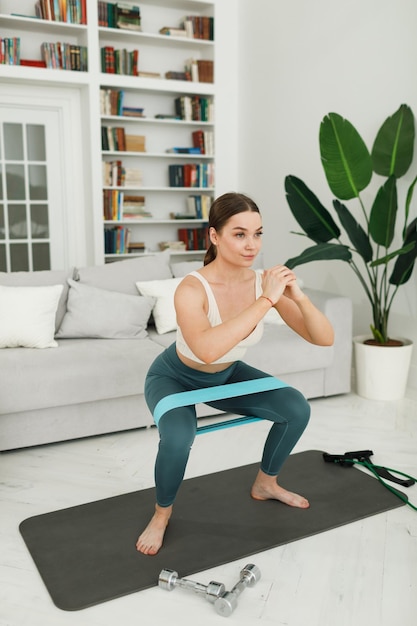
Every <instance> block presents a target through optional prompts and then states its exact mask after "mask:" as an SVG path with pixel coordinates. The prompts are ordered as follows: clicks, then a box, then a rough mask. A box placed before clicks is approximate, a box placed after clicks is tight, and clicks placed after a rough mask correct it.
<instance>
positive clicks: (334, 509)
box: [20, 450, 404, 611]
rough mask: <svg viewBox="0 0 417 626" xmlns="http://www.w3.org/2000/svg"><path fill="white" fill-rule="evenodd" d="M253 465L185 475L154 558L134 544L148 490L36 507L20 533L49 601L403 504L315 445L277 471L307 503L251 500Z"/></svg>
mask: <svg viewBox="0 0 417 626" xmlns="http://www.w3.org/2000/svg"><path fill="white" fill-rule="evenodd" d="M257 470H258V464H257V463H255V464H252V465H246V466H243V467H237V468H233V469H230V470H225V471H222V472H215V473H213V474H208V475H205V476H200V477H197V478H191V479H188V480H185V481H184V482H183V484H182V486H181V489H180V492H179V494H178V497H177V501H176V504H175V507H174V514H173V517H172V519H171V521H170V524H169V526H168V528H167V532H166V535H165V543H164V546H163V547H162V549H161V551H160V552H159V553H158V554H157V555H156V556H145V555H143V554H140V553H138V552H137V551H136V549H135V543H136V539H137V537H138V535H139V534H140V531H141V530H142V529H143V528H144V527H145V526H146V524H147V523H148V521H149V519H150V517H151V515H152V513H153V510H154V500H155V494H154V489H153V488H151V489H145V490H143V491H136V492H133V493H126V494H123V495H120V496H116V497H113V498H106V499H104V500H98V501H97V502H91V503H89V504H82V505H80V506H75V507H71V508H67V509H62V510H59V511H55V512H52V513H46V514H44V515H37V516H35V517H31V518H28V519H26V520H24V521H23V522H22V523H21V524H20V532H21V534H22V536H23V538H24V541H25V543H26V545H27V547H28V549H29V551H30V553H31V555H32V558H33V559H34V561H35V564H36V566H37V568H38V570H39V573H40V575H41V577H42V579H43V581H44V583H45V585H46V587H47V589H48V591H49V593H50V595H51V597H52V600H53V602H54V603H55V605H56V606H57V607H59V608H61V609H64V610H68V611H71V610H79V609H83V608H86V607H89V606H92V605H94V604H98V603H100V602H105V601H107V600H112V599H114V598H118V597H120V596H123V595H126V594H130V593H134V592H136V591H140V590H141V589H146V588H149V587H152V586H154V585H157V584H158V576H159V573H160V571H161V569H163V568H170V569H174V570H176V571H177V572H178V573H179V575H180V577H185V576H187V577H190V575H192V574H195V573H196V572H201V571H203V570H206V569H209V568H212V567H216V566H219V565H223V564H224V563H229V562H231V561H234V560H237V559H243V558H246V557H249V556H251V555H253V554H256V553H259V552H261V551H263V550H268V549H270V548H273V547H276V546H279V545H282V544H285V543H289V542H291V541H295V540H297V539H302V538H304V537H308V536H310V535H314V534H316V533H319V532H323V531H326V530H330V529H332V528H336V527H338V526H341V525H343V524H348V523H349V522H354V521H356V520H359V519H361V518H364V517H368V516H370V515H375V514H377V513H382V512H384V511H387V510H390V509H394V508H396V507H399V506H402V505H403V504H404V503H403V502H402V501H401V500H400V499H399V498H397V497H396V496H395V495H394V494H392V493H390V492H389V491H388V489H386V488H385V487H384V486H383V485H381V484H380V483H379V482H378V480H376V479H375V478H374V477H372V476H370V475H368V474H365V473H364V472H362V471H360V470H358V469H356V468H355V467H348V468H345V467H340V466H339V465H334V464H330V463H325V462H324V461H323V457H322V452H320V451H316V450H310V451H307V452H300V453H298V454H293V455H291V456H290V457H289V458H288V460H287V462H286V463H285V466H284V468H283V470H282V472H281V473H280V484H282V485H283V486H284V487H285V488H286V489H289V490H291V491H295V492H298V493H301V494H303V495H304V496H306V497H307V498H308V499H309V500H310V508H309V509H303V510H302V509H295V508H292V507H289V506H286V505H285V504H282V503H280V502H276V501H266V502H257V501H255V500H253V499H252V498H251V497H250V496H249V491H250V487H251V485H252V483H253V480H254V477H255V475H256V473H257ZM197 580H198V578H197Z"/></svg>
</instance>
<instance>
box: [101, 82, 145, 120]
mask: <svg viewBox="0 0 417 626" xmlns="http://www.w3.org/2000/svg"><path fill="white" fill-rule="evenodd" d="M124 95H125V92H124V91H123V89H104V88H101V89H100V113H101V115H120V116H125V117H145V114H144V108H143V107H131V106H125V105H124Z"/></svg>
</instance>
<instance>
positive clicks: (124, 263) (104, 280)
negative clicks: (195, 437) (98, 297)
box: [74, 250, 172, 296]
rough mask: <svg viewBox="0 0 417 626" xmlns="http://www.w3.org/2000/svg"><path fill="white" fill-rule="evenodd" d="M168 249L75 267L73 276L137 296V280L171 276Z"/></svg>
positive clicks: (85, 283) (159, 278)
mask: <svg viewBox="0 0 417 626" xmlns="http://www.w3.org/2000/svg"><path fill="white" fill-rule="evenodd" d="M169 260H170V255H169V250H168V251H167V252H160V253H157V254H153V255H151V256H145V257H143V258H134V259H124V260H121V261H115V262H114V263H106V264H105V265H98V266H94V267H81V268H77V274H76V276H74V278H76V280H79V281H80V282H81V283H83V284H84V285H92V286H93V287H99V288H100V289H109V290H110V291H119V292H121V293H128V294H131V295H132V296H134V295H136V296H137V293H138V292H137V289H136V282H137V281H138V280H161V279H163V278H172V274H171V269H170V267H169Z"/></svg>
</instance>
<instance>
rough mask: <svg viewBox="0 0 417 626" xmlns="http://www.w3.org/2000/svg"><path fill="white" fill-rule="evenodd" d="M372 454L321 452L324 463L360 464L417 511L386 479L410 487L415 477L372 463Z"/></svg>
mask: <svg viewBox="0 0 417 626" xmlns="http://www.w3.org/2000/svg"><path fill="white" fill-rule="evenodd" d="M372 455H373V452H372V450H358V451H356V452H345V454H328V453H327V452H323V459H324V461H325V462H326V463H335V464H336V465H340V466H341V467H353V466H354V465H360V466H362V467H365V468H366V469H368V470H369V471H370V472H371V473H372V474H373V475H374V476H375V477H376V478H377V479H378V480H379V482H380V483H381V484H382V485H384V487H385V488H386V489H388V491H391V493H393V494H394V495H395V496H397V498H399V499H400V500H402V501H403V502H404V503H405V504H408V506H409V507H411V508H412V509H414V511H417V506H414V504H411V502H409V500H408V497H407V496H406V495H405V494H404V493H402V492H401V491H398V490H397V489H394V487H391V485H388V484H387V483H386V482H385V480H384V478H385V479H386V480H389V481H390V482H393V483H396V484H398V485H401V486H402V487H411V486H412V485H414V484H415V483H416V482H417V478H414V477H413V476H410V475H409V474H405V473H404V472H400V471H399V470H395V469H391V468H390V467H385V466H383V465H374V463H372V461H371V456H372ZM399 476H403V477H404V478H399Z"/></svg>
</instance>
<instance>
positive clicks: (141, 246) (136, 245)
mask: <svg viewBox="0 0 417 626" xmlns="http://www.w3.org/2000/svg"><path fill="white" fill-rule="evenodd" d="M145 250H146V246H145V242H144V241H132V242H130V243H129V246H128V249H127V251H128V253H129V254H143V253H144V252H145Z"/></svg>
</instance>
